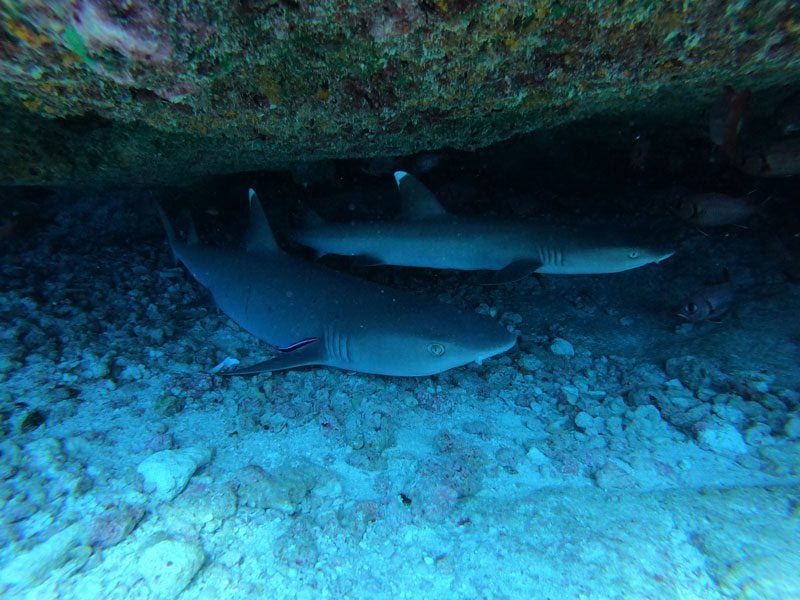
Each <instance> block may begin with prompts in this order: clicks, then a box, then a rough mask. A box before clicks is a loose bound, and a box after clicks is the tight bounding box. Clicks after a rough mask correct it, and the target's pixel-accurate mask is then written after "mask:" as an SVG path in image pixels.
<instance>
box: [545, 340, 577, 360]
mask: <svg viewBox="0 0 800 600" xmlns="http://www.w3.org/2000/svg"><path fill="white" fill-rule="evenodd" d="M550 352H552V353H553V354H555V355H556V356H575V348H573V346H572V344H570V343H569V342H568V341H567V340H565V339H564V338H556V339H554V340H553V343H552V344H550Z"/></svg>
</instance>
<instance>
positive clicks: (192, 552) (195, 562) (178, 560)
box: [138, 539, 205, 598]
mask: <svg viewBox="0 0 800 600" xmlns="http://www.w3.org/2000/svg"><path fill="white" fill-rule="evenodd" d="M203 562H205V554H203V549H202V548H201V547H200V544H198V543H197V542H187V541H182V540H173V539H165V540H161V541H159V542H156V543H155V544H153V545H151V546H149V547H148V548H146V549H145V550H144V551H143V552H142V553H141V556H140V557H139V564H138V567H139V573H140V574H141V576H142V578H144V580H145V582H146V583H147V587H149V588H150V591H151V592H152V593H153V595H155V596H156V597H158V598H176V597H177V596H178V594H180V593H181V592H182V591H183V590H184V589H185V588H186V586H187V585H189V582H190V581H191V580H192V579H193V578H194V576H195V575H196V574H197V572H198V571H199V570H200V567H202V566H203Z"/></svg>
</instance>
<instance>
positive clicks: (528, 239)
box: [294, 171, 673, 283]
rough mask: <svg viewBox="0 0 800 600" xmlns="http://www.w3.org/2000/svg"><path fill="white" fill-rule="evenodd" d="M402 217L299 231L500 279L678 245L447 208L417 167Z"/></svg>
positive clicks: (331, 247)
mask: <svg viewBox="0 0 800 600" xmlns="http://www.w3.org/2000/svg"><path fill="white" fill-rule="evenodd" d="M395 180H396V181H397V186H398V188H399V190H400V195H401V197H402V203H403V214H402V218H400V219H395V220H390V221H379V222H374V221H373V222H363V223H349V224H338V223H319V222H318V223H314V224H313V225H310V226H308V227H306V228H304V229H302V230H301V231H299V232H297V233H296V234H295V236H294V239H295V240H296V241H297V242H299V243H301V244H303V245H305V246H308V247H310V248H313V249H314V250H316V251H317V252H318V253H319V254H340V255H345V256H360V257H365V258H366V259H367V260H368V261H369V262H371V263H373V264H388V265H397V266H404V267H428V268H435V269H458V270H466V271H480V270H488V271H495V272H496V273H495V275H494V277H493V282H494V283H502V282H508V281H515V280H517V279H521V278H522V277H525V276H526V275H529V274H531V273H542V274H548V275H595V274H603V273H618V272H620V271H627V270H629V269H635V268H637V267H641V266H644V265H647V264H649V263H657V262H661V261H662V260H664V259H666V258H669V257H670V256H672V254H673V252H672V251H671V250H666V249H663V248H655V247H648V246H636V245H626V244H621V243H615V242H613V241H608V240H606V239H603V238H600V237H598V236H596V235H594V234H592V233H589V232H574V231H569V230H564V229H560V228H557V227H553V226H549V225H536V224H532V223H527V222H518V221H511V220H500V219H495V220H493V219H479V218H471V217H461V216H457V215H453V214H451V213H448V212H447V211H445V209H444V208H443V207H442V205H441V204H440V203H439V202H438V200H437V199H436V197H435V196H434V195H433V194H432V193H431V192H430V190H428V188H426V187H425V186H424V185H423V184H422V183H421V182H420V181H418V180H417V179H416V178H415V177H414V176H413V175H410V174H408V173H405V172H403V171H398V172H396V173H395Z"/></svg>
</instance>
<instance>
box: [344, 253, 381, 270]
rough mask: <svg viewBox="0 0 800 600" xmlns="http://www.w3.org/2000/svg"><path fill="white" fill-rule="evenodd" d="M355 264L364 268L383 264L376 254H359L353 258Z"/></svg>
mask: <svg viewBox="0 0 800 600" xmlns="http://www.w3.org/2000/svg"><path fill="white" fill-rule="evenodd" d="M352 264H353V266H354V267H357V268H364V267H379V266H380V265H382V264H383V261H381V260H380V259H378V258H375V257H374V256H370V255H369V254H359V255H358V256H356V257H354V258H353V263H352Z"/></svg>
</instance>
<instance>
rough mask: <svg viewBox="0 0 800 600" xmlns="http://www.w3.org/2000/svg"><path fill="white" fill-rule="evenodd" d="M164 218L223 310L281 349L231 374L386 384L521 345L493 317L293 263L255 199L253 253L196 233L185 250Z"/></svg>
mask: <svg viewBox="0 0 800 600" xmlns="http://www.w3.org/2000/svg"><path fill="white" fill-rule="evenodd" d="M159 211H160V215H161V219H162V221H163V223H164V227H165V228H166V230H167V236H168V238H169V243H170V246H171V247H172V251H173V252H174V254H175V257H176V258H177V259H178V260H180V261H181V262H182V263H183V264H184V265H185V266H186V267H187V269H188V270H189V271H190V272H191V273H192V275H193V276H194V277H195V278H196V279H197V280H198V281H199V282H200V283H202V284H203V285H204V286H205V287H207V288H208V289H209V290H210V291H211V292H212V294H213V295H214V299H215V300H216V302H217V305H218V306H219V308H220V309H222V311H223V312H224V313H225V314H227V315H228V316H229V317H231V318H232V319H233V320H234V321H236V322H237V323H238V324H239V325H241V326H242V327H243V328H244V329H246V330H247V331H249V332H250V333H252V334H253V335H255V336H256V337H258V338H260V339H262V340H264V341H265V342H267V343H269V344H272V345H274V346H277V347H278V350H279V353H278V354H277V356H275V357H274V358H271V359H269V360H266V361H264V362H261V363H259V364H256V365H253V366H250V367H244V368H237V369H233V370H229V371H225V372H224V373H223V374H226V375H255V374H257V373H261V372H264V371H277V370H281V369H290V368H293V367H300V366H304V365H325V366H330V367H338V368H341V369H350V370H353V371H360V372H363V373H376V374H381V375H401V376H421V375H432V374H434V373H440V372H442V371H446V370H447V369H452V368H454V367H458V366H461V365H465V364H468V363H470V362H473V361H478V362H480V361H481V360H483V359H485V358H488V357H490V356H494V355H496V354H500V353H502V352H505V351H506V350H509V349H510V348H512V347H513V346H514V345H515V344H516V336H515V335H513V334H512V333H510V332H509V331H507V330H506V329H505V328H504V327H502V326H501V325H500V324H499V323H498V322H497V321H496V320H494V319H492V318H490V317H488V316H484V315H479V314H477V313H474V312H469V311H466V310H461V309H459V308H457V307H454V306H448V305H444V304H441V303H439V302H437V301H436V300H435V299H432V298H428V297H426V296H420V295H417V294H414V293H411V292H408V291H403V290H396V289H392V288H387V287H382V286H379V285H376V284H373V283H369V282H366V281H362V280H360V279H357V278H354V277H351V276H348V275H344V274H342V273H338V272H336V271H333V270H331V269H328V268H326V267H322V266H320V265H316V264H314V263H311V262H308V261H305V260H301V259H298V258H294V257H291V256H289V255H288V254H285V253H284V252H283V251H282V250H281V249H280V248H279V247H278V245H277V244H276V243H275V239H274V237H273V236H272V232H271V230H270V226H269V223H268V222H267V218H266V215H265V214H264V211H263V209H262V207H261V204H260V202H259V200H258V197H257V196H256V194H255V192H254V191H253V190H250V224H249V230H248V233H247V240H246V241H247V243H246V247H245V248H243V249H221V248H211V247H208V246H203V245H201V244H200V243H199V241H198V239H197V235H196V234H195V233H194V231H193V230H192V231H190V234H189V236H188V238H189V239H188V241H187V242H185V243H184V242H181V241H180V240H178V238H177V236H176V234H175V231H174V230H173V228H172V226H171V225H170V223H169V221H168V219H167V217H166V215H165V214H164V212H163V210H161V209H159Z"/></svg>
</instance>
